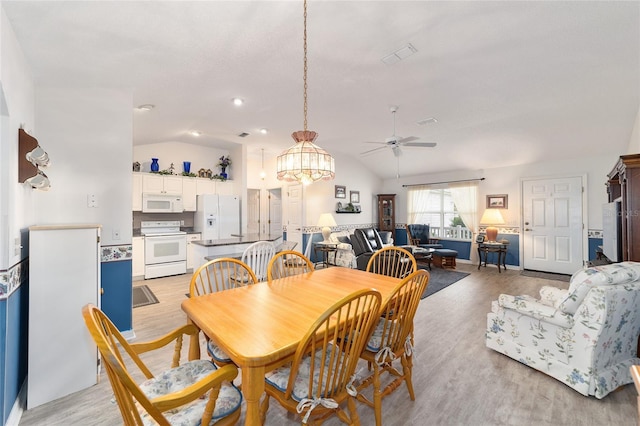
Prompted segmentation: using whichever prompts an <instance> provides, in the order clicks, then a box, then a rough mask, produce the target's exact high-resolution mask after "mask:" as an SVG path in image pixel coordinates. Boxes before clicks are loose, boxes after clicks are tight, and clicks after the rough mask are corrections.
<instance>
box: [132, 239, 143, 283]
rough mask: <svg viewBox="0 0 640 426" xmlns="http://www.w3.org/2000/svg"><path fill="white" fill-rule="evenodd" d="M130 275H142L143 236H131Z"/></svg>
mask: <svg viewBox="0 0 640 426" xmlns="http://www.w3.org/2000/svg"><path fill="white" fill-rule="evenodd" d="M131 250H132V258H131V275H132V276H133V277H134V278H136V277H144V237H133V238H131Z"/></svg>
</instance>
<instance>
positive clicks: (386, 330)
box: [378, 269, 429, 356]
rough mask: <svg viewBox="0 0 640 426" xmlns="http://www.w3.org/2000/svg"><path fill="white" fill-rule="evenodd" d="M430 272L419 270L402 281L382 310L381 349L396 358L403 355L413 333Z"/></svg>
mask: <svg viewBox="0 0 640 426" xmlns="http://www.w3.org/2000/svg"><path fill="white" fill-rule="evenodd" d="M428 283H429V272H427V271H425V270H424V269H418V270H417V271H415V272H413V273H412V274H410V275H409V276H408V277H406V278H405V279H403V280H402V282H401V283H400V284H398V285H397V287H396V288H395V289H394V290H393V292H392V293H391V296H389V299H388V302H387V303H386V305H385V306H383V308H382V313H383V314H382V320H381V323H382V326H380V325H378V329H380V328H381V329H382V334H381V344H380V345H381V347H382V348H385V347H388V348H390V349H391V351H392V352H393V353H394V354H396V356H400V355H402V353H403V352H404V350H405V343H406V341H407V338H408V337H409V335H410V334H411V332H412V331H413V318H414V317H415V315H416V311H417V310H418V304H419V303H420V297H421V296H422V294H423V293H424V291H425V290H426V289H427V285H428Z"/></svg>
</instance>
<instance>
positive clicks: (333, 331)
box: [260, 289, 381, 424]
mask: <svg viewBox="0 0 640 426" xmlns="http://www.w3.org/2000/svg"><path fill="white" fill-rule="evenodd" d="M380 304H381V296H380V293H379V292H378V291H376V290H373V289H362V290H358V291H356V292H354V293H352V294H350V295H348V296H346V297H344V298H343V299H342V300H340V301H338V302H336V303H335V304H334V305H333V306H331V307H330V308H329V309H327V310H326V311H325V312H324V313H323V314H322V315H320V317H319V318H318V319H317V320H316V321H315V322H314V323H313V325H312V326H311V327H310V328H309V331H307V333H306V334H305V335H304V337H303V338H302V340H300V343H299V344H298V347H297V349H296V352H295V354H294V356H293V360H292V361H291V362H290V363H288V364H286V365H284V366H281V367H279V368H277V369H275V370H273V371H271V372H269V373H267V375H266V376H265V391H266V396H265V397H264V399H263V400H262V403H261V405H260V414H261V416H262V422H263V423H264V420H265V418H266V414H267V411H268V409H269V400H270V398H274V399H276V400H277V401H278V402H279V403H280V404H281V405H282V406H283V407H284V408H285V409H286V410H287V411H289V412H292V413H299V414H300V415H301V416H302V423H303V424H307V423H308V421H309V418H310V417H311V416H313V420H324V419H325V418H327V417H329V416H330V415H332V414H336V415H337V416H338V418H339V419H340V420H341V421H342V422H344V423H346V424H360V421H359V418H358V412H357V409H356V403H355V398H354V396H355V386H354V384H353V380H354V372H355V369H356V365H357V364H358V358H359V355H360V353H362V350H363V348H364V345H365V343H366V342H367V340H368V339H369V336H370V335H371V331H372V328H373V326H374V325H375V324H376V321H377V320H378V318H379V316H380ZM345 401H346V402H347V407H348V411H349V415H347V413H346V412H345V411H344V410H343V409H342V408H341V407H340V405H341V404H342V403H344V402H345Z"/></svg>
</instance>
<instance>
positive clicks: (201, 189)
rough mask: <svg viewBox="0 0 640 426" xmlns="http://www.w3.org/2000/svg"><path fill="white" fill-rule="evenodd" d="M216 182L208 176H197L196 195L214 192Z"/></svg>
mask: <svg viewBox="0 0 640 426" xmlns="http://www.w3.org/2000/svg"><path fill="white" fill-rule="evenodd" d="M215 193H216V182H215V181H214V180H211V179H209V178H198V179H197V180H196V195H202V194H215Z"/></svg>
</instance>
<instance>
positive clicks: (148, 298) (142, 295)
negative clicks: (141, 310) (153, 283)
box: [133, 285, 158, 308]
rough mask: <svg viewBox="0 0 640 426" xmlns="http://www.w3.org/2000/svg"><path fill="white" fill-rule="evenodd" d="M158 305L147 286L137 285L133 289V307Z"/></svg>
mask: <svg viewBox="0 0 640 426" xmlns="http://www.w3.org/2000/svg"><path fill="white" fill-rule="evenodd" d="M154 303H158V299H157V298H156V295H155V294H153V292H152V291H151V289H150V288H149V287H148V286H147V285H139V286H136V287H133V307H134V308H137V307H140V306H146V305H153V304H154Z"/></svg>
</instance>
